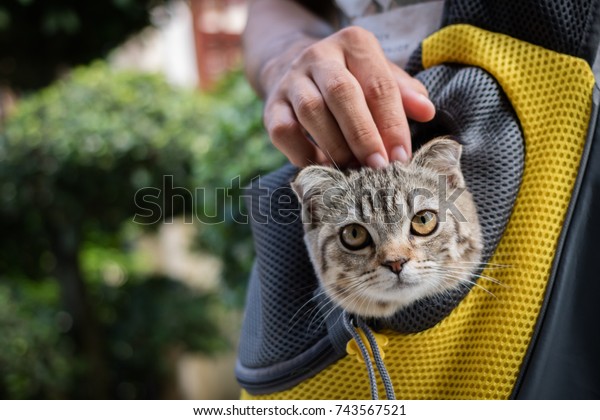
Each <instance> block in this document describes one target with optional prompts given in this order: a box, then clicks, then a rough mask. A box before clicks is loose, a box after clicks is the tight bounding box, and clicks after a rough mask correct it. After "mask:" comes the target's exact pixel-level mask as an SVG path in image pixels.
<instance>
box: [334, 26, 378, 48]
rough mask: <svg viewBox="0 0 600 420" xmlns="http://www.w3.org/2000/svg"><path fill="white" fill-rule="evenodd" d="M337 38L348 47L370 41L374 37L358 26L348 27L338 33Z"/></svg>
mask: <svg viewBox="0 0 600 420" xmlns="http://www.w3.org/2000/svg"><path fill="white" fill-rule="evenodd" d="M338 34H339V37H340V39H341V40H343V41H344V42H346V43H348V44H349V45H356V44H358V43H363V42H365V41H369V42H370V41H372V40H373V38H374V37H375V36H374V35H373V34H372V33H371V32H369V31H367V30H366V29H364V28H361V27H360V26H348V27H346V28H344V29H342V30H340V31H339V32H338Z"/></svg>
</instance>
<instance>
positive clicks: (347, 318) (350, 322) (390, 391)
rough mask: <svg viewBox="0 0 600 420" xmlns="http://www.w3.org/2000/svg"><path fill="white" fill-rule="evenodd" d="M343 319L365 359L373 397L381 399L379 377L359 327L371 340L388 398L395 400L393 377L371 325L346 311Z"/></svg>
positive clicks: (368, 339)
mask: <svg viewBox="0 0 600 420" xmlns="http://www.w3.org/2000/svg"><path fill="white" fill-rule="evenodd" d="M343 319H344V326H345V327H346V330H347V331H348V332H349V333H350V335H352V338H353V339H354V341H356V344H357V345H358V348H359V350H360V353H361V355H362V358H363V360H364V361H365V365H366V367H367V373H368V374H369V384H370V386H371V399H373V400H378V399H379V392H378V390H377V379H376V378H375V369H374V367H373V362H371V357H370V356H369V351H368V350H367V346H366V345H365V342H364V341H363V339H362V337H361V336H360V334H359V333H358V331H357V328H360V329H361V330H362V331H363V332H364V334H365V336H366V337H367V341H368V342H369V346H370V347H371V352H372V353H373V359H375V365H376V366H377V370H378V371H379V376H381V381H382V382H383V387H384V388H385V396H386V398H387V399H388V400H395V399H396V395H395V393H394V386H393V384H392V379H391V378H390V374H389V372H388V371H387V369H386V367H385V364H384V363H383V359H382V357H381V353H380V352H379V346H378V345H377V341H376V340H375V336H374V335H373V331H371V329H370V328H369V326H368V325H367V324H366V323H365V322H364V321H363V320H362V319H360V318H358V317H354V316H353V315H350V314H348V313H346V312H344V316H343ZM355 324H356V325H355Z"/></svg>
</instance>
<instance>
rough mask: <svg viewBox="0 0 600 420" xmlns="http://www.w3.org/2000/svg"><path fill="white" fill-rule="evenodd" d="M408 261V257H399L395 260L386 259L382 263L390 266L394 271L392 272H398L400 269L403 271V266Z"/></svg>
mask: <svg viewBox="0 0 600 420" xmlns="http://www.w3.org/2000/svg"><path fill="white" fill-rule="evenodd" d="M406 261H408V260H407V259H406V258H399V259H397V260H394V261H392V260H388V261H384V262H383V263H382V264H381V265H384V266H386V267H387V268H389V269H390V270H391V271H392V273H394V274H398V273H399V272H400V271H402V266H403V265H404V264H405V263H406Z"/></svg>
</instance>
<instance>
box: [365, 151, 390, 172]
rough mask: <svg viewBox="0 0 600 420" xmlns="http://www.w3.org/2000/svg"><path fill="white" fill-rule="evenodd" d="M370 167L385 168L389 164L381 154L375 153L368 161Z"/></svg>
mask: <svg viewBox="0 0 600 420" xmlns="http://www.w3.org/2000/svg"><path fill="white" fill-rule="evenodd" d="M366 163H367V165H368V166H370V167H371V168H374V169H380V168H384V167H385V166H386V165H387V164H388V163H387V161H386V160H385V158H384V157H383V156H382V155H381V153H373V154H372V155H370V156H369V157H367V159H366Z"/></svg>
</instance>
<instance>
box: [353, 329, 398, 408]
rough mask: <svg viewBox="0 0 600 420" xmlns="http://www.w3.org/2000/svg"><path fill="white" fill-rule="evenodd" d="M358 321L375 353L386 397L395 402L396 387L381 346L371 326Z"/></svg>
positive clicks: (374, 356)
mask: <svg viewBox="0 0 600 420" xmlns="http://www.w3.org/2000/svg"><path fill="white" fill-rule="evenodd" d="M357 321H358V326H359V327H360V328H361V329H362V330H363V331H364V332H365V335H366V336H367V339H368V340H369V344H370V346H371V350H372V352H373V358H374V359H375V364H376V365H377V370H378V371H379V376H381V381H382V382H383V386H384V388H385V396H386V398H387V399H388V400H395V399H396V394H395V393H394V385H393V384H392V379H391V378H390V374H389V372H388V371H387V369H386V367H385V363H383V358H382V357H381V354H380V352H379V346H378V345H377V340H375V336H374V335H373V331H371V329H370V328H369V326H368V325H367V324H366V323H365V322H364V321H363V320H362V319H360V318H358V320H357Z"/></svg>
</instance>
